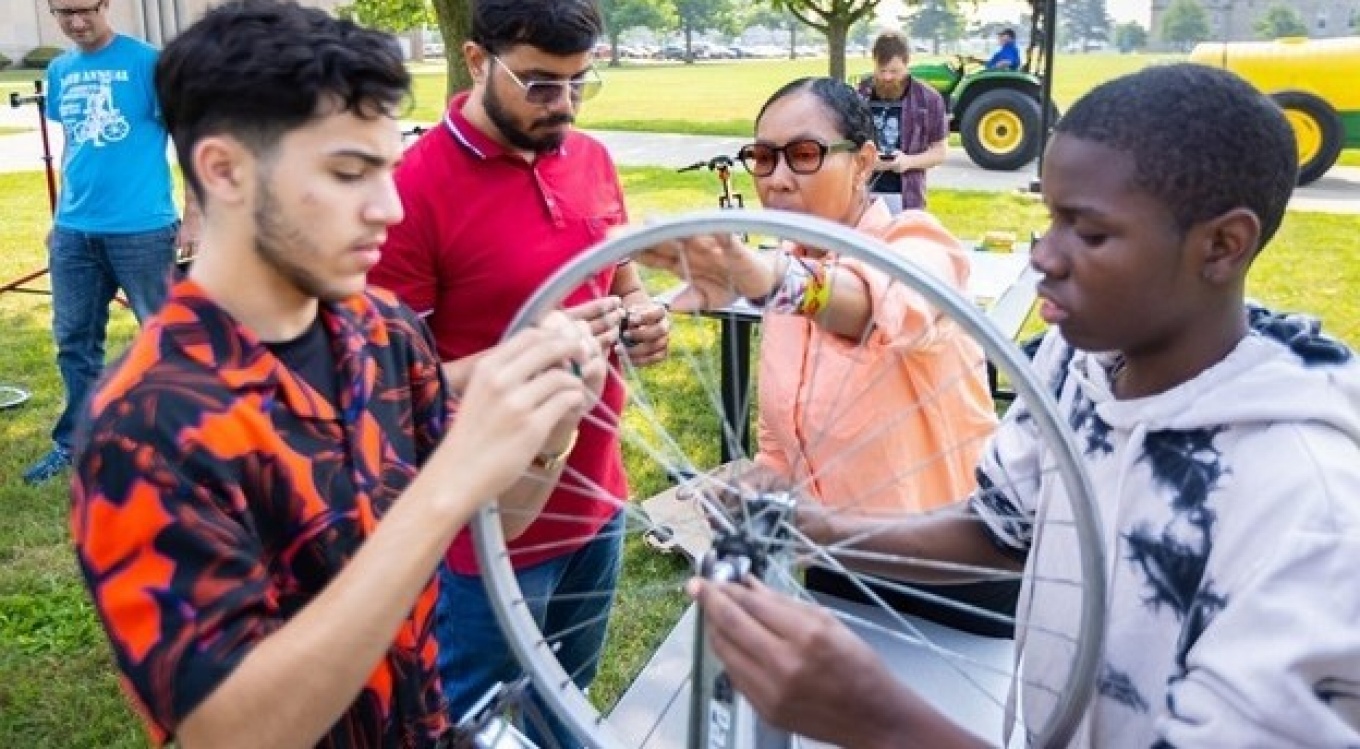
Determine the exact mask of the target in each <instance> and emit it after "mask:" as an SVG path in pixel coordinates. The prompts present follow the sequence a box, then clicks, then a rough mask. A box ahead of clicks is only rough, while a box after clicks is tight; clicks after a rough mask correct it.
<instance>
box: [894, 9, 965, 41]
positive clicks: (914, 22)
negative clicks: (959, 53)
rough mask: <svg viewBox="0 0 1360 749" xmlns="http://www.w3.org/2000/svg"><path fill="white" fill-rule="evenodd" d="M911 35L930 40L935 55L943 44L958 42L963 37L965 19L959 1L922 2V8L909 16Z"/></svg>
mask: <svg viewBox="0 0 1360 749" xmlns="http://www.w3.org/2000/svg"><path fill="white" fill-rule="evenodd" d="M907 19H908V21H909V22H910V24H911V34H912V36H914V37H916V38H918V39H929V40H930V41H931V44H932V45H933V48H934V52H935V54H937V55H938V54H940V44H941V43H942V42H953V41H958V40H959V39H960V38H961V37H962V36H963V28H964V19H963V14H962V13H960V12H959V4H958V0H922V2H921V6H920V7H919V8H917V9H916V10H914V11H911V12H910V13H908V14H907Z"/></svg>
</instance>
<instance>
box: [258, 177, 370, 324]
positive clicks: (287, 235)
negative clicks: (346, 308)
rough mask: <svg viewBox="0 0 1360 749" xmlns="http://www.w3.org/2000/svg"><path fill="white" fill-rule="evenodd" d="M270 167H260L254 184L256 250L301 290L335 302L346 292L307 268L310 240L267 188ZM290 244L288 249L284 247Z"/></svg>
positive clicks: (273, 267)
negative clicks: (331, 287)
mask: <svg viewBox="0 0 1360 749" xmlns="http://www.w3.org/2000/svg"><path fill="white" fill-rule="evenodd" d="M271 171H272V169H271V168H266V169H264V170H262V171H261V173H260V176H259V178H258V183H257V184H256V195H257V196H258V198H259V199H258V201H257V203H256V205H255V211H254V214H253V218H254V220H255V254H257V255H259V256H260V259H261V260H263V261H264V263H265V265H267V266H269V267H270V268H271V269H273V270H274V272H275V273H278V274H279V275H280V276H282V277H283V278H284V279H285V280H286V281H288V282H289V283H290V284H292V285H293V288H295V289H297V290H298V291H299V292H301V293H302V294H304V295H306V296H309V297H313V298H315V299H320V300H321V301H323V302H338V301H340V300H342V299H344V298H346V296H347V295H345V294H337V293H335V292H332V291H330V290H328V289H327V288H326V284H325V283H323V282H322V281H321V279H319V278H317V277H316V276H315V275H314V274H313V273H312V272H311V271H309V270H308V269H307V265H306V260H307V257H306V256H307V255H309V254H311V253H309V252H308V251H309V250H311V249H312V244H311V242H310V241H309V240H308V239H307V238H306V237H305V236H304V235H303V232H302V230H301V228H300V227H298V226H296V225H295V224H293V223H292V222H290V221H288V219H286V218H285V217H284V215H283V211H282V210H281V209H280V208H279V201H278V199H277V198H275V197H274V192H273V191H272V190H271V189H270V188H269V178H270V172H271ZM284 248H289V249H284Z"/></svg>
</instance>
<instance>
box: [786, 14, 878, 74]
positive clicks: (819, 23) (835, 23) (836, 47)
mask: <svg viewBox="0 0 1360 749" xmlns="http://www.w3.org/2000/svg"><path fill="white" fill-rule="evenodd" d="M880 1H881V0H769V2H770V5H771V6H772V7H774V8H775V9H776V10H787V11H788V12H789V13H791V14H793V17H794V18H797V19H798V20H799V21H801V22H802V23H803V25H804V26H810V27H812V28H814V29H816V30H818V31H820V32H822V34H823V35H825V36H826V46H827V51H828V52H829V53H830V55H831V61H830V70H829V71H828V72H827V75H829V76H831V77H832V78H835V79H836V80H838V81H843V80H845V39H846V37H847V36H849V33H850V27H852V26H854V25H855V22H857V21H859V20H860V19H861V18H868V17H869V16H871V15H873V12H874V11H875V10H877V9H878V4H879V2H880Z"/></svg>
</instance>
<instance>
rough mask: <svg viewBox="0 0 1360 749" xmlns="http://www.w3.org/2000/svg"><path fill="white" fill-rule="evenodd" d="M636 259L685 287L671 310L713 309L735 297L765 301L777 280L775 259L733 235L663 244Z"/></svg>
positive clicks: (646, 251) (644, 252)
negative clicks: (675, 278)
mask: <svg viewBox="0 0 1360 749" xmlns="http://www.w3.org/2000/svg"><path fill="white" fill-rule="evenodd" d="M637 259H638V261H639V262H641V263H642V264H643V265H646V266H648V267H651V268H658V269H660V270H664V271H668V272H669V273H671V274H673V275H675V276H676V277H678V278H681V279H683V280H685V281H687V282H688V283H689V286H688V287H687V288H685V290H684V291H682V292H680V294H679V295H678V296H676V297H675V299H674V300H672V301H671V309H672V310H675V311H677V312H699V311H702V310H706V309H717V308H720V307H724V306H726V305H728V304H731V303H732V302H733V301H735V300H736V299H737V297H747V298H754V297H761V296H765V295H766V294H768V293H769V292H770V291H771V290H772V289H773V288H774V286H775V284H776V283H777V282H778V281H779V277H778V276H777V275H776V272H775V267H774V266H775V262H774V261H775V258H774V257H773V256H769V255H762V254H761V253H758V252H756V251H754V250H752V249H751V248H749V247H747V246H746V245H745V244H743V243H742V242H741V240H740V239H738V238H737V237H735V236H733V235H731V234H710V235H706V236H697V237H688V238H685V239H677V240H672V241H670V242H664V243H662V244H659V245H656V246H655V247H651V248H649V249H647V250H645V251H643V252H642V254H640V255H639V256H638V257H637Z"/></svg>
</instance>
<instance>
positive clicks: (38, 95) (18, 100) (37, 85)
mask: <svg viewBox="0 0 1360 749" xmlns="http://www.w3.org/2000/svg"><path fill="white" fill-rule="evenodd" d="M25 104H33V105H34V110H35V111H36V112H37V115H38V132H39V133H41V134H42V149H43V155H42V160H43V169H44V170H45V171H46V172H47V208H48V211H49V212H50V213H51V214H52V215H54V216H55V215H56V213H57V178H56V172H55V171H54V168H53V166H52V143H51V141H50V140H48V137H47V118H46V116H45V114H44V111H43V110H44V108H45V107H46V104H47V94H45V93H43V82H42V81H41V80H37V81H34V82H33V93H32V94H30V95H28V96H20V95H19V92H18V91H11V92H10V95H9V105H10V107H11V108H13V109H18V108H19V107H22V106H24V105H25ZM46 274H47V268H41V269H39V270H35V271H33V272H31V273H28V274H25V275H23V276H20V277H19V278H16V279H14V280H12V281H6V282H5V283H4V284H0V294H3V293H5V292H6V291H13V292H16V293H20V294H49V293H51V292H48V291H44V290H42V289H30V288H26V286H25V284H27V283H29V282H31V281H33V280H35V279H38V278H41V277H42V276H44V275H46Z"/></svg>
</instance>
